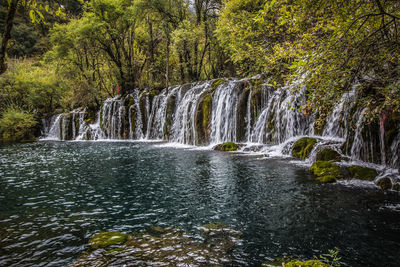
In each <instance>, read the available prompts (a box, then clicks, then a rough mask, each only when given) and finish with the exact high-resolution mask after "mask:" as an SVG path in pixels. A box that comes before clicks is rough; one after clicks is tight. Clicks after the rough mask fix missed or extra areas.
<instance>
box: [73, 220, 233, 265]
mask: <svg viewBox="0 0 400 267" xmlns="http://www.w3.org/2000/svg"><path fill="white" fill-rule="evenodd" d="M199 229H200V231H202V233H203V238H204V239H203V241H200V240H195V239H193V238H190V237H188V236H186V235H184V234H183V233H182V231H179V230H177V229H173V228H162V227H159V226H153V227H150V229H148V231H147V232H143V233H133V234H130V235H123V234H121V233H119V232H110V233H100V234H97V235H95V236H94V237H93V238H92V239H91V241H90V242H91V248H90V249H89V250H88V251H87V252H85V253H84V254H83V255H82V256H81V257H80V258H79V259H78V260H77V261H76V262H74V263H73V264H71V266H74V267H78V266H110V265H112V266H123V265H127V266H223V265H230V264H233V265H234V264H235V263H234V260H233V258H232V256H231V254H230V252H231V250H232V249H233V248H234V246H235V245H236V244H237V243H238V242H239V240H240V236H241V233H240V232H238V231H235V230H233V229H232V228H229V227H227V226H225V225H224V224H221V223H213V224H209V225H206V226H204V227H200V228H199Z"/></svg>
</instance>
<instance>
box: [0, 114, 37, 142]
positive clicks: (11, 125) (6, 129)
mask: <svg viewBox="0 0 400 267" xmlns="http://www.w3.org/2000/svg"><path fill="white" fill-rule="evenodd" d="M36 124H37V121H36V120H35V118H34V116H33V114H31V113H29V112H27V111H24V110H22V109H20V108H16V107H10V108H8V109H7V110H6V111H5V112H3V114H2V117H1V118H0V140H1V141H3V142H24V141H33V140H34V139H35V137H34V135H33V128H34V127H35V125H36Z"/></svg>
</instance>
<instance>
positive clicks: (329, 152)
mask: <svg viewBox="0 0 400 267" xmlns="http://www.w3.org/2000/svg"><path fill="white" fill-rule="evenodd" d="M341 159H342V156H341V155H340V154H339V153H338V152H337V151H336V150H333V149H332V148H325V149H323V150H321V151H320V152H318V154H317V160H322V161H328V160H333V161H339V160H341Z"/></svg>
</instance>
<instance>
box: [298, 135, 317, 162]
mask: <svg viewBox="0 0 400 267" xmlns="http://www.w3.org/2000/svg"><path fill="white" fill-rule="evenodd" d="M316 143H317V139H315V138H309V137H303V138H301V139H299V140H298V141H297V142H296V143H295V144H294V145H293V148H292V156H293V157H295V158H298V159H301V160H304V159H306V158H308V156H310V153H311V151H312V150H313V148H314V146H315V144H316Z"/></svg>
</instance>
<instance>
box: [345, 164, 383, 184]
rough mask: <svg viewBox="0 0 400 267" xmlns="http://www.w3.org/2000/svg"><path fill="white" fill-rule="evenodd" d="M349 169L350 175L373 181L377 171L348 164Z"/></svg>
mask: <svg viewBox="0 0 400 267" xmlns="http://www.w3.org/2000/svg"><path fill="white" fill-rule="evenodd" d="M349 171H350V175H351V177H353V178H355V179H360V180H365V181H373V180H375V178H376V176H377V175H378V172H377V171H376V170H374V169H371V168H367V167H361V166H357V165H353V166H350V167H349Z"/></svg>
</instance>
